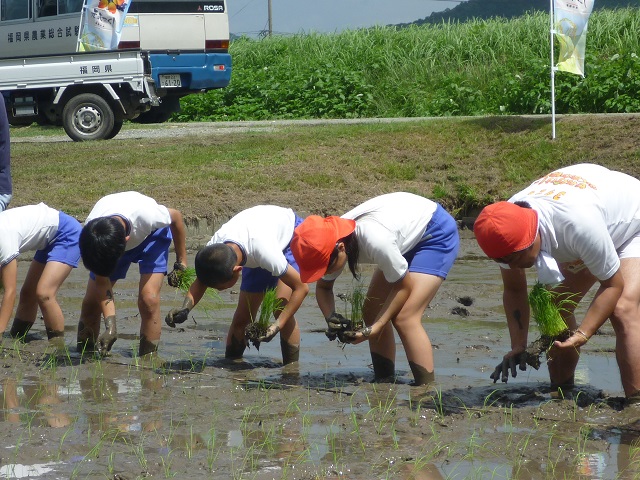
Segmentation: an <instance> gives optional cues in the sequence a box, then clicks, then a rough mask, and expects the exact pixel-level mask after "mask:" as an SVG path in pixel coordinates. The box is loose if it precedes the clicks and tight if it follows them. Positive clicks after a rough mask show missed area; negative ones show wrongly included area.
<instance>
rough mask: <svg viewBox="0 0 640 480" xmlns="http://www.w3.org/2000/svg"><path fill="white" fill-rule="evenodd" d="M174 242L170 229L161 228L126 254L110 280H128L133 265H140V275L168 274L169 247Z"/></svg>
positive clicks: (110, 276)
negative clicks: (128, 273)
mask: <svg viewBox="0 0 640 480" xmlns="http://www.w3.org/2000/svg"><path fill="white" fill-rule="evenodd" d="M172 240H173V236H172V235H171V229H170V228H169V227H163V228H159V229H158V230H156V231H155V232H153V233H152V234H151V235H149V236H148V237H147V238H146V239H145V240H144V241H143V242H142V243H141V244H140V245H138V246H137V247H135V248H133V249H131V250H128V251H126V252H124V254H123V255H122V256H121V257H120V260H118V264H117V265H116V268H115V269H114V270H113V272H112V273H111V275H109V278H110V279H111V281H112V282H115V281H116V280H121V279H123V278H126V276H127V272H128V271H129V267H130V266H131V264H132V263H137V264H138V268H139V270H140V275H144V274H148V273H162V274H166V273H167V264H168V262H169V247H171V241H172ZM91 278H94V279H95V275H94V274H93V273H91Z"/></svg>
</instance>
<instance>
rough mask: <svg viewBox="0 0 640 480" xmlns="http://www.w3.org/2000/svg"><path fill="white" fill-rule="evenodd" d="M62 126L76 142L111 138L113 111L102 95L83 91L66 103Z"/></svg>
mask: <svg viewBox="0 0 640 480" xmlns="http://www.w3.org/2000/svg"><path fill="white" fill-rule="evenodd" d="M62 126H63V127H64V131H65V132H67V135H69V137H71V139H72V140H73V141H74V142H84V141H86V140H102V139H106V138H110V137H109V134H110V133H111V132H112V131H113V127H114V115H113V111H112V110H111V107H110V106H109V104H108V103H107V102H106V101H105V100H104V99H103V98H102V97H101V96H99V95H96V94H93V93H83V94H80V95H77V96H75V97H73V98H72V99H71V100H69V101H68V102H67V104H66V105H65V107H64V110H63V111H62ZM116 133H118V132H116Z"/></svg>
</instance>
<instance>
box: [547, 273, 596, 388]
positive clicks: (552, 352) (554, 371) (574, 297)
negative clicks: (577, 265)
mask: <svg viewBox="0 0 640 480" xmlns="http://www.w3.org/2000/svg"><path fill="white" fill-rule="evenodd" d="M560 270H561V272H562V275H563V276H564V280H563V281H562V283H561V284H560V285H558V286H556V287H555V288H553V291H554V292H555V293H557V294H559V297H558V298H559V300H562V299H568V300H571V302H573V303H574V305H567V306H563V308H561V310H560V315H561V316H562V318H563V319H564V322H565V323H566V324H567V327H568V328H569V330H572V331H573V330H575V328H576V317H575V315H574V311H575V308H576V306H577V304H578V303H579V302H580V301H581V300H582V298H583V297H584V296H585V295H586V293H587V292H588V291H589V289H590V288H591V287H592V286H593V284H594V283H595V282H596V278H595V277H594V276H593V275H592V274H591V272H589V270H587V269H586V268H584V269H582V270H580V271H578V272H572V271H569V270H567V269H566V268H565V266H563V265H560ZM579 358H580V349H579V348H578V349H572V350H567V349H564V350H560V349H558V348H555V347H553V346H552V347H551V349H549V351H548V352H547V359H548V361H547V368H548V369H549V380H550V382H551V387H552V388H570V387H572V386H573V384H574V381H575V378H574V377H575V371H576V366H577V365H578V359H579Z"/></svg>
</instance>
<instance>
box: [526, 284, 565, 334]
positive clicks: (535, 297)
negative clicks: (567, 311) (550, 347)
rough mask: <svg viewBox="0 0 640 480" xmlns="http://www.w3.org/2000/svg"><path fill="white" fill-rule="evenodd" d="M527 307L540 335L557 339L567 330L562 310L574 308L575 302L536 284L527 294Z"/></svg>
mask: <svg viewBox="0 0 640 480" xmlns="http://www.w3.org/2000/svg"><path fill="white" fill-rule="evenodd" d="M529 305H530V306H531V313H532V315H533V319H534V320H535V322H536V324H537V325H538V329H539V330H540V334H541V335H543V336H547V337H551V338H557V337H558V336H560V335H561V334H563V333H565V332H566V331H567V330H568V328H567V324H566V323H565V322H564V320H563V319H562V315H561V312H562V310H563V308H566V307H568V306H571V305H573V306H575V302H572V301H571V300H570V299H568V298H563V297H562V295H561V294H558V293H556V292H553V291H551V290H549V289H548V288H546V287H545V286H544V285H543V284H541V283H540V282H536V284H535V285H534V286H533V288H532V289H531V292H529Z"/></svg>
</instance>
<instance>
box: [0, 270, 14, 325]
mask: <svg viewBox="0 0 640 480" xmlns="http://www.w3.org/2000/svg"><path fill="white" fill-rule="evenodd" d="M1 276H2V284H3V285H4V296H3V297H2V306H0V333H3V332H4V331H5V330H6V329H7V324H8V323H9V320H10V319H11V315H12V314H13V307H14V305H15V303H16V289H17V283H18V260H17V259H15V258H14V259H13V260H11V261H10V262H9V263H7V264H6V265H4V266H3V267H2V272H1Z"/></svg>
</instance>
